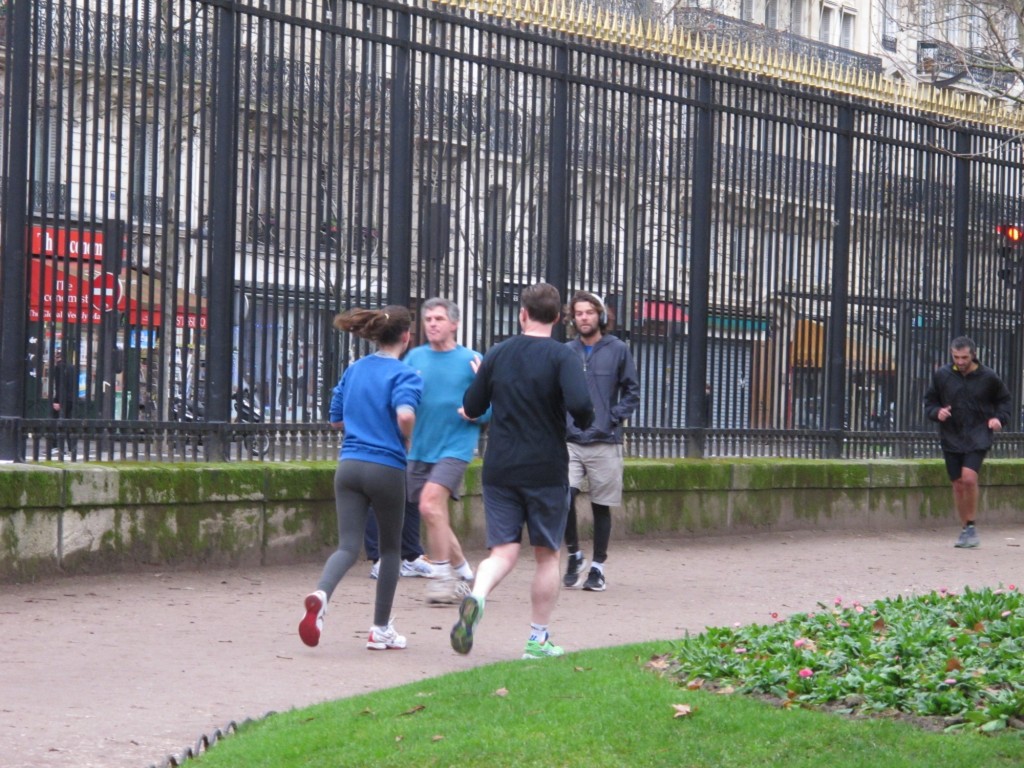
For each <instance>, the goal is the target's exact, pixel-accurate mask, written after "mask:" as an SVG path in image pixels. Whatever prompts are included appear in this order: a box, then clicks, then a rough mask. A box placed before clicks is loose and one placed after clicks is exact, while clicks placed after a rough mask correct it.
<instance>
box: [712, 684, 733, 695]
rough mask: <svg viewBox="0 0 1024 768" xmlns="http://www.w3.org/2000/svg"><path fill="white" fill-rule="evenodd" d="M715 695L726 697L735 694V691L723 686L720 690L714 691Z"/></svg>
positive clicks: (728, 686) (729, 686) (730, 687)
mask: <svg viewBox="0 0 1024 768" xmlns="http://www.w3.org/2000/svg"><path fill="white" fill-rule="evenodd" d="M715 693H717V694H719V695H720V696H722V695H724V696H728V695H729V694H730V693H736V689H735V688H733V687H732V686H731V685H723V686H722V687H721V688H719V689H718V690H717V691H715Z"/></svg>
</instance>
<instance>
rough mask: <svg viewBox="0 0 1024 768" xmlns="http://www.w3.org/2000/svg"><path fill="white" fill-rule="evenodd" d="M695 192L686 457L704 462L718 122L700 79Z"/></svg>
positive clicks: (708, 90)
mask: <svg viewBox="0 0 1024 768" xmlns="http://www.w3.org/2000/svg"><path fill="white" fill-rule="evenodd" d="M697 102H698V103H699V104H700V105H701V106H700V107H699V108H698V109H697V110H696V125H695V126H694V141H693V187H692V190H691V193H690V220H691V228H690V243H691V248H690V290H689V306H688V307H687V308H686V309H687V314H688V316H689V317H688V320H687V323H686V426H687V427H688V429H687V432H686V435H687V437H686V455H687V456H688V457H691V458H698V459H699V458H703V456H704V441H705V433H704V431H705V430H706V429H707V427H708V424H707V408H706V407H705V403H706V401H707V392H706V390H705V386H704V385H705V384H706V383H707V377H708V296H709V289H708V281H709V280H710V276H711V213H712V212H711V196H712V182H713V180H714V173H713V168H714V157H715V122H714V112H713V111H712V109H711V107H712V104H713V102H714V88H713V86H712V83H711V81H710V80H709V79H708V78H706V77H702V78H700V79H698V80H697Z"/></svg>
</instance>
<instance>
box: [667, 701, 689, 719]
mask: <svg viewBox="0 0 1024 768" xmlns="http://www.w3.org/2000/svg"><path fill="white" fill-rule="evenodd" d="M672 709H674V710H675V714H674V715H672V717H673V718H675V717H686V716H687V715H692V714H693V711H694V710H693V707H691V706H690V705H689V704H673V705H672Z"/></svg>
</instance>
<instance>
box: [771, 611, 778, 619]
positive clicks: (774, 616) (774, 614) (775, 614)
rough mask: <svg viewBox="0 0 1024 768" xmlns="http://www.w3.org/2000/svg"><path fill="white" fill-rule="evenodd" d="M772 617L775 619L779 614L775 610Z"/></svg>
mask: <svg viewBox="0 0 1024 768" xmlns="http://www.w3.org/2000/svg"><path fill="white" fill-rule="evenodd" d="M772 618H773V619H777V618H779V614H777V613H776V612H775V611H772Z"/></svg>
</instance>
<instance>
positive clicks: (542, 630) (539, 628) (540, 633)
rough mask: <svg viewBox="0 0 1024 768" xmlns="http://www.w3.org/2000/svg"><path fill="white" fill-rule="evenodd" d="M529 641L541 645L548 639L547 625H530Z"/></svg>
mask: <svg viewBox="0 0 1024 768" xmlns="http://www.w3.org/2000/svg"><path fill="white" fill-rule="evenodd" d="M530 639H531V640H536V641H537V642H538V643H543V642H544V641H545V640H547V639H548V625H547V624H532V623H531V624H530Z"/></svg>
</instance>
